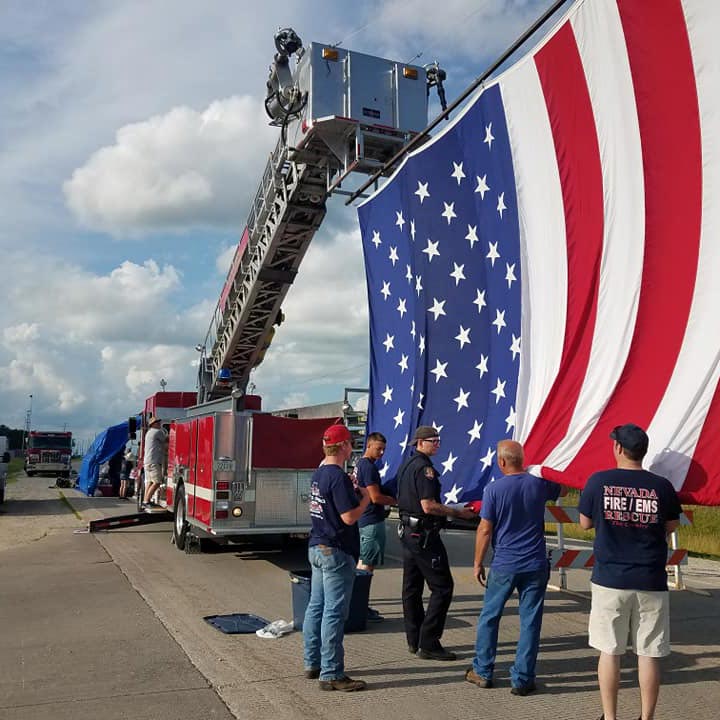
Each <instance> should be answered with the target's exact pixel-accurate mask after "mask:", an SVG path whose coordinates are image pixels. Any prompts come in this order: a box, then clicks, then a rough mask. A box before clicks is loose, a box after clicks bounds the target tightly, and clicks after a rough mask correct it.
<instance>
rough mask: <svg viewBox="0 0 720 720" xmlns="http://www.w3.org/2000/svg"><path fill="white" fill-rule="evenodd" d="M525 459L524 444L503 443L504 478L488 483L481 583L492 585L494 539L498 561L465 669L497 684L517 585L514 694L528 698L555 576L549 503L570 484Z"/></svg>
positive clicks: (478, 542)
mask: <svg viewBox="0 0 720 720" xmlns="http://www.w3.org/2000/svg"><path fill="white" fill-rule="evenodd" d="M523 460H524V456H523V448H522V445H520V443H518V442H515V441H514V440H501V441H500V442H499V443H498V445H497V464H498V467H499V468H500V470H501V471H502V473H503V476H502V477H501V478H500V479H498V480H495V481H494V482H490V483H488V484H487V485H486V486H485V491H484V493H483V501H482V509H481V511H480V518H481V520H480V525H479V526H478V529H477V534H476V539H475V563H474V573H475V577H476V579H477V580H478V582H479V583H480V584H481V585H485V584H486V582H485V581H486V578H485V566H484V565H483V562H484V560H485V554H486V553H487V550H488V547H489V545H490V541H491V540H492V545H493V559H492V564H491V566H490V574H489V576H488V578H487V586H486V588H487V589H486V590H485V598H484V600H483V609H482V613H481V614H480V618H479V619H478V627H477V638H476V642H475V657H474V659H473V665H472V667H471V668H469V669H468V670H467V672H466V673H465V679H466V680H467V681H468V682H471V683H474V684H475V685H477V686H478V687H482V688H489V687H492V679H493V671H494V669H495V656H496V654H497V638H498V628H499V626H500V618H501V617H502V613H503V609H504V608H505V603H506V602H507V601H508V599H509V598H510V596H511V595H512V594H513V592H514V591H515V589H517V591H518V596H519V613H520V637H519V639H518V645H517V653H516V655H515V662H514V664H513V666H512V667H511V668H510V678H511V682H512V689H511V692H512V693H513V695H522V696H524V695H527V694H528V693H531V692H534V691H535V689H536V687H535V664H536V662H537V655H538V649H539V647H540V628H541V625H542V616H543V606H544V603H545V590H546V588H547V583H548V578H549V574H550V568H549V565H548V559H547V551H546V548H545V503H546V502H547V501H548V500H557V498H558V497H560V496H561V495H565V494H567V489H566V488H562V487H560V485H557V484H555V483H552V482H548V481H547V480H543V479H542V478H539V477H535V476H534V475H530V474H529V473H527V472H525V470H524V469H523Z"/></svg>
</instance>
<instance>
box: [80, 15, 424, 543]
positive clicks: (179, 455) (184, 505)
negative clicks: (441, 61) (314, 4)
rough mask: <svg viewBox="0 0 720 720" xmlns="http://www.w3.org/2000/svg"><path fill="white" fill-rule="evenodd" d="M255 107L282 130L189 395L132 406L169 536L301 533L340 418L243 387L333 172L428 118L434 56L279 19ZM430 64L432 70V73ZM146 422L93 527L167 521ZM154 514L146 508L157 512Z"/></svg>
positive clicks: (381, 156)
mask: <svg viewBox="0 0 720 720" xmlns="http://www.w3.org/2000/svg"><path fill="white" fill-rule="evenodd" d="M275 48H276V54H275V56H274V59H273V62H272V64H271V66H270V75H269V78H268V80H267V97H266V99H265V109H266V112H267V114H268V116H269V118H270V124H271V125H274V126H277V127H278V128H279V139H278V142H277V145H276V147H275V149H274V150H273V152H272V153H271V155H270V157H269V159H268V162H267V166H266V168H265V171H264V172H263V175H262V179H261V181H260V184H259V187H258V189H257V192H256V194H255V197H254V199H253V202H252V205H251V209H250V214H249V217H248V219H247V223H246V225H245V228H244V230H243V232H242V234H241V238H240V241H239V242H238V245H237V248H236V250H235V254H234V257H233V260H232V263H231V266H230V270H229V273H228V275H227V278H226V281H225V283H224V285H223V288H222V291H221V293H220V296H219V300H218V302H217V305H216V307H215V311H214V313H213V315H212V318H211V322H210V327H209V329H208V331H207V334H206V336H205V339H204V341H203V342H202V343H201V344H199V345H198V346H197V348H196V349H197V350H198V352H199V353H200V357H199V368H198V382H197V391H196V392H177V393H169V392H162V393H156V394H155V395H153V396H152V397H150V398H148V400H147V401H146V404H145V408H144V412H143V431H144V430H145V428H146V427H147V420H148V418H149V417H150V416H151V415H152V416H154V417H157V418H159V419H161V420H162V423H163V426H164V427H165V429H166V431H167V435H168V452H167V462H166V466H165V468H164V471H163V481H162V484H161V486H160V489H159V490H158V492H157V493H156V496H155V502H156V504H157V506H158V507H160V508H162V509H163V510H166V511H170V512H171V513H172V515H173V539H174V541H175V545H176V546H177V547H178V548H179V549H187V547H188V545H189V543H188V538H189V537H190V538H192V537H199V538H204V537H210V538H213V539H216V540H228V539H230V540H232V539H237V538H238V537H242V536H247V535H254V534H261V533H273V534H275V533H279V534H284V535H291V534H294V533H306V532H307V531H308V530H309V528H310V516H309V510H308V497H309V485H310V478H311V475H312V472H313V471H314V470H315V468H317V466H318V464H319V463H320V461H321V460H322V449H321V443H320V438H321V436H322V432H323V430H324V429H325V428H326V427H327V426H328V425H329V424H332V423H333V422H335V421H337V420H339V419H340V418H337V417H326V418H316V419H303V420H300V419H293V418H287V417H280V416H276V415H271V414H269V413H264V412H262V410H261V400H260V398H259V397H257V396H255V395H250V394H247V387H248V381H249V375H250V372H251V370H252V369H253V368H254V367H256V366H257V365H258V364H259V363H260V362H261V361H262V359H263V357H264V354H265V352H266V351H267V349H268V346H269V344H270V341H271V339H272V336H273V334H274V332H275V327H277V325H279V324H280V323H281V322H282V320H283V313H282V307H281V306H282V302H283V300H284V298H285V296H286V294H287V292H288V290H289V288H290V286H291V285H292V283H293V281H294V279H295V276H296V275H297V273H298V269H299V266H300V263H301V261H302V259H303V256H304V255H305V252H306V250H307V248H308V246H309V244H310V241H311V240H312V238H313V236H314V235H315V233H316V232H317V230H318V228H319V227H320V225H321V223H322V221H323V218H324V217H325V212H326V202H327V199H328V198H329V197H330V196H331V195H332V194H336V193H339V194H346V195H349V194H351V193H350V192H349V191H348V190H346V189H343V188H342V185H343V183H345V182H347V181H348V179H349V178H350V177H351V176H353V177H354V174H355V173H364V174H370V173H375V172H376V171H378V170H380V169H381V168H383V166H384V165H385V163H386V162H387V161H388V160H389V159H391V158H392V157H393V156H394V155H395V154H396V153H397V152H398V151H399V150H401V149H402V148H403V147H404V146H405V145H406V144H407V143H408V142H409V141H410V140H411V139H412V138H413V137H415V136H416V135H417V134H418V133H419V132H420V131H422V130H423V129H424V128H425V126H426V124H427V109H428V91H429V88H430V87H431V86H433V87H435V86H437V77H436V75H437V73H436V70H437V68H436V66H433V69H432V72H426V70H425V69H424V68H422V67H419V66H415V65H407V64H403V63H400V62H395V61H392V60H386V59H383V58H379V57H373V56H369V55H365V54H362V53H357V52H353V51H350V50H346V49H344V48H340V47H337V46H334V45H322V44H317V43H312V44H310V46H309V47H304V46H303V43H302V41H301V40H300V38H299V37H298V36H297V34H296V33H295V32H294V31H293V30H292V29H290V28H286V29H284V30H280V31H279V32H278V33H277V34H276V36H275ZM431 75H432V77H431ZM143 452H144V432H143V435H142V436H141V443H140V450H139V453H138V467H137V468H136V471H135V472H136V475H137V478H136V485H137V486H138V492H137V493H136V495H137V498H138V513H137V514H135V515H133V516H125V517H121V518H117V517H116V518H108V519H106V520H103V521H93V523H91V530H98V529H103V530H106V529H111V528H113V527H122V526H126V525H131V524H140V523H142V524H144V523H146V522H154V521H155V520H156V519H157V520H158V521H159V520H164V519H167V518H166V517H163V515H165V514H166V513H164V512H163V511H160V513H158V512H143V510H144V509H143V508H142V506H141V503H142V500H143V494H144V492H143V491H144V488H145V485H144V473H143V468H142V461H143ZM158 515H159V517H156V516H158Z"/></svg>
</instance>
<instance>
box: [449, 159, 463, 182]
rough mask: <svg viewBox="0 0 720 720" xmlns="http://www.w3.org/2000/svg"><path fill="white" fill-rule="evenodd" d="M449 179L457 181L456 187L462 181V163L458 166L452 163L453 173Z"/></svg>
mask: <svg viewBox="0 0 720 720" xmlns="http://www.w3.org/2000/svg"><path fill="white" fill-rule="evenodd" d="M450 177H453V178H455V179H456V180H457V184H458V185H459V184H460V183H461V182H462V181H463V178H464V177H465V173H464V172H463V164H462V163H460V164H458V163H456V162H453V171H452V173H451V174H450Z"/></svg>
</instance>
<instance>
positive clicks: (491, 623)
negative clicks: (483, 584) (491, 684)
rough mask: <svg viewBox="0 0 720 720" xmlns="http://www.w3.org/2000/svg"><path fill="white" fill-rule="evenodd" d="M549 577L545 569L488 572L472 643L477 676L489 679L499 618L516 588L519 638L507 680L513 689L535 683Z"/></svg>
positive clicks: (491, 671)
mask: <svg viewBox="0 0 720 720" xmlns="http://www.w3.org/2000/svg"><path fill="white" fill-rule="evenodd" d="M549 577H550V573H549V569H548V568H547V567H544V568H543V569H542V570H534V571H531V572H522V573H503V572H497V571H495V570H492V569H491V570H490V575H489V577H488V583H487V588H486V590H485V599H484V601H483V609H482V612H481V613H480V617H479V619H478V627H477V638H476V640H475V658H474V659H473V669H474V670H475V672H476V673H477V674H478V675H480V676H482V677H484V678H487V679H488V680H491V679H492V676H493V670H494V669H495V655H496V654H497V640H498V629H499V627H500V618H501V617H502V613H503V609H504V608H505V603H506V602H507V601H508V599H509V598H510V596H511V595H512V594H513V591H514V590H515V589H516V588H517V591H518V596H519V599H520V606H519V612H520V638H519V639H518V644H517V653H516V655H515V663H514V664H513V666H512V667H511V668H510V679H511V681H512V684H513V687H523V686H526V685H531V684H532V683H534V682H535V663H536V661H537V655H538V649H539V647H540V627H541V625H542V616H543V605H544V602H545V590H546V588H547V583H548V579H549Z"/></svg>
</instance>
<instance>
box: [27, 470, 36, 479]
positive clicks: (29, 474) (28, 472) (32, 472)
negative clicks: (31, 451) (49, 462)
mask: <svg viewBox="0 0 720 720" xmlns="http://www.w3.org/2000/svg"><path fill="white" fill-rule="evenodd" d="M25 474H26V475H27V476H28V477H32V476H33V475H34V474H35V471H34V470H26V471H25Z"/></svg>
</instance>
